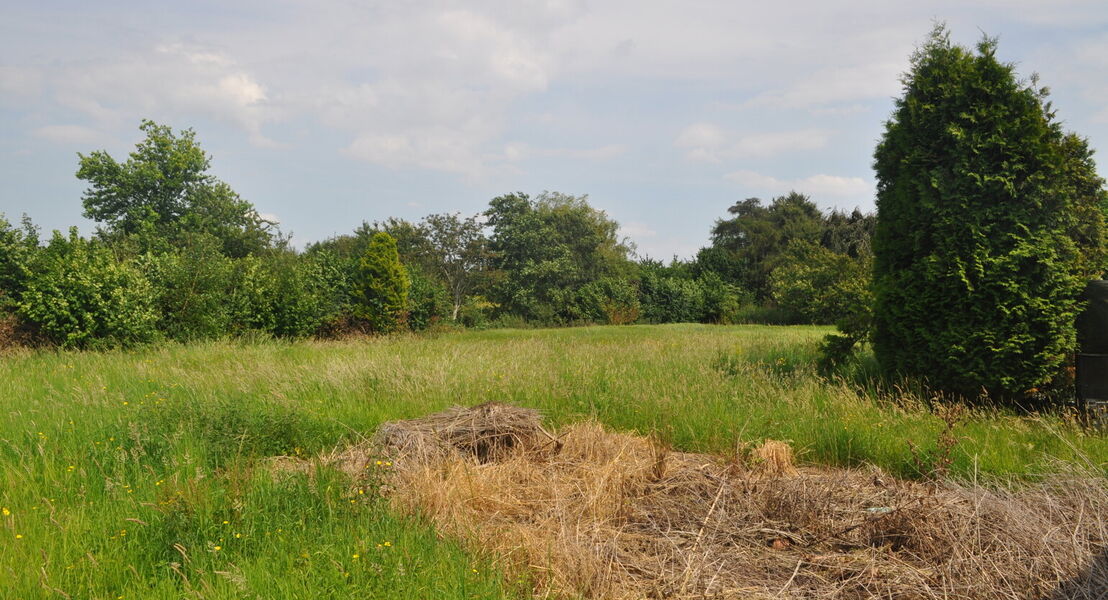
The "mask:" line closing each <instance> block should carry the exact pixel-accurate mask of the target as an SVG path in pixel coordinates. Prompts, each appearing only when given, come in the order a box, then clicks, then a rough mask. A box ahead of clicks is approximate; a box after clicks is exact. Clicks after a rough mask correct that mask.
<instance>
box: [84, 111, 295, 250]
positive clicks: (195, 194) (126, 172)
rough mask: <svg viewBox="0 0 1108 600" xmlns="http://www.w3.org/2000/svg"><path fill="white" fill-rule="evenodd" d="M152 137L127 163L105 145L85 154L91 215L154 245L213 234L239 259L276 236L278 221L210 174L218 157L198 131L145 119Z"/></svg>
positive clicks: (112, 232)
mask: <svg viewBox="0 0 1108 600" xmlns="http://www.w3.org/2000/svg"><path fill="white" fill-rule="evenodd" d="M139 128H140V129H141V130H142V131H143V133H145V134H146V139H144V140H143V141H141V142H139V143H138V145H137V146H136V147H135V151H134V152H132V153H131V154H130V156H129V157H128V159H127V160H126V161H125V162H122V163H120V162H118V161H116V160H115V159H114V158H112V156H111V155H110V154H108V153H107V152H106V151H103V150H97V151H94V152H91V153H89V154H88V155H84V154H78V157H79V159H80V167H79V168H78V170H77V178H78V179H82V180H84V181H87V182H88V184H89V187H88V189H86V190H85V192H84V195H83V200H82V201H83V204H84V209H85V210H84V215H85V217H87V218H90V219H93V220H95V221H97V222H99V223H102V224H103V225H104V227H103V229H102V230H101V234H102V235H103V236H105V237H110V238H122V237H127V236H143V237H145V238H146V239H145V241H146V242H148V243H159V242H164V241H165V240H168V241H169V242H170V243H172V241H173V240H175V239H177V238H178V237H179V236H181V235H182V234H186V233H205V234H208V235H212V236H214V237H215V238H217V239H218V240H220V243H221V245H222V247H223V252H224V254H226V255H227V256H232V257H239V256H246V255H247V254H251V253H256V252H259V251H261V250H264V249H266V248H268V247H269V246H270V245H271V244H272V243H273V242H274V233H273V225H274V224H273V223H272V222H270V221H266V220H265V219H263V218H262V217H261V216H260V215H259V214H258V212H257V211H256V210H255V209H254V206H253V205H252V204H250V203H249V202H247V201H246V200H243V199H242V198H240V197H239V195H238V194H236V193H235V192H234V190H232V189H231V187H230V186H229V185H227V184H226V183H224V182H222V181H220V180H218V179H216V178H215V177H214V176H212V175H211V174H209V173H208V168H209V167H210V164H211V159H210V158H209V157H208V155H207V154H206V153H205V152H204V151H203V150H202V149H201V148H200V145H199V144H198V143H197V141H196V134H195V132H193V131H192V130H191V129H186V130H184V131H181V132H179V133H178V134H176V135H175V134H174V133H173V130H172V129H170V128H169V127H168V126H165V125H159V124H157V123H155V122H153V121H149V120H147V121H143V122H142V125H141V126H140V127H139Z"/></svg>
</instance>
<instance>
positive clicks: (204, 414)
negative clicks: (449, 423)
mask: <svg viewBox="0 0 1108 600" xmlns="http://www.w3.org/2000/svg"><path fill="white" fill-rule="evenodd" d="M827 331H828V329H827V328H819V327H766V326H734V327H724V326H701V325H669V326H634V327H591V328H577V329H559V330H526V331H521V330H493V331H470V332H462V333H450V334H444V335H441V336H437V337H434V336H428V337H395V338H379V339H370V340H359V341H344V342H300V343H281V342H270V341H265V342H258V343H247V342H219V343H206V344H197V345H190V346H175V345H171V346H166V347H160V348H152V349H143V350H138V351H134V352H111V353H54V352H26V353H14V354H7V355H2V356H0V406H2V410H0V510H2V515H0V597H3V598H38V597H42V598H51V597H58V598H64V597H72V598H98V599H119V598H181V597H190V598H191V597H196V598H267V599H268V598H366V597H386V596H388V597H396V598H488V597H493V598H495V597H504V596H519V595H524V594H525V593H524V592H523V591H522V590H525V589H526V587H527V586H526V582H514V581H504V579H503V577H501V575H500V574H498V573H497V571H496V568H495V565H494V564H493V563H492V561H493V560H494V559H495V557H489V556H480V555H479V554H474V553H470V552H466V551H465V550H464V549H463V548H461V547H460V546H459V545H458V544H455V543H453V542H450V541H444V540H440V539H439V538H438V537H436V535H435V533H434V532H433V531H431V530H430V529H429V528H428V527H427V526H426V525H424V524H421V523H419V522H417V521H414V520H412V519H409V518H402V517H398V516H396V515H392V514H390V513H389V511H388V509H387V507H386V502H385V501H384V500H383V499H382V498H379V497H377V496H376V495H375V493H374V489H373V488H372V487H369V488H367V489H365V490H357V489H352V488H351V485H350V483H349V482H348V481H345V480H343V478H342V477H341V476H340V475H338V474H337V473H327V472H326V471H322V472H321V475H320V476H318V477H313V478H308V477H307V476H303V475H288V474H285V475H280V476H275V475H274V474H273V473H272V469H269V468H267V463H266V462H265V460H264V459H265V458H266V457H269V456H276V455H294V456H295V455H299V456H302V457H312V456H316V455H319V454H320V453H321V452H326V451H329V450H331V449H333V448H334V447H336V446H338V445H341V444H343V443H345V442H348V441H352V440H357V439H360V438H361V436H364V435H369V434H370V433H371V432H372V431H373V430H374V428H375V427H376V426H377V425H378V424H379V423H381V422H382V421H385V420H392V419H403V418H408V417H413V416H418V415H423V414H426V413H428V412H432V411H436V410H439V409H442V408H445V407H447V406H450V405H453V404H464V405H469V404H476V403H480V402H485V401H500V402H507V403H513V404H518V405H522V406H531V407H537V408H541V409H543V410H544V411H545V412H546V414H547V415H548V418H549V420H550V421H551V422H552V423H553V424H554V425H555V426H557V425H558V424H561V423H567V422H570V421H575V420H579V419H584V418H596V419H598V420H600V421H602V422H603V423H605V424H607V425H609V426H612V427H614V428H618V429H624V430H634V431H638V432H642V433H652V434H656V435H658V436H659V437H660V438H662V439H663V440H665V441H667V442H669V443H670V444H672V445H674V446H675V447H677V448H679V449H683V450H698V451H711V452H723V453H726V452H733V451H734V449H735V447H736V445H737V444H739V443H741V442H744V441H745V442H755V441H760V440H762V439H764V438H774V439H780V440H787V441H789V442H790V443H792V444H793V446H794V447H795V448H796V449H797V450H798V452H799V453H800V457H801V460H802V461H804V462H809V463H822V464H830V465H842V466H851V465H859V464H863V463H874V464H877V465H879V466H881V467H883V468H885V469H887V470H889V471H891V472H894V473H896V474H899V475H902V476H914V475H918V471H919V465H918V460H917V458H918V459H922V460H923V462H924V463H925V464H924V467H925V468H926V466H927V465H926V463H927V462H928V461H929V460H933V458H934V456H933V455H934V454H935V448H936V443H937V441H936V440H937V439H938V437H939V434H940V432H941V431H942V430H943V428H944V426H945V423H944V420H943V419H942V418H940V417H939V416H936V415H935V414H932V413H931V412H930V411H929V410H927V406H928V404H929V403H928V402H927V399H926V398H920V397H919V396H918V395H917V394H916V393H914V392H912V391H911V389H910V387H909V386H902V389H901V388H897V387H893V386H890V387H889V389H890V390H891V391H889V392H886V393H877V392H872V391H871V392H860V391H859V390H858V389H856V388H855V387H854V386H852V385H849V384H847V383H841V382H840V383H828V382H826V381H824V380H821V379H820V378H818V377H817V376H815V374H814V372H813V369H812V366H811V363H812V360H813V359H814V356H815V346H816V343H817V342H818V340H819V338H820V337H822V335H824V334H825V333H827ZM955 434H956V435H957V436H958V440H959V442H958V444H957V445H956V446H955V447H954V449H953V453H952V458H953V464H952V466H951V469H952V472H953V473H954V474H955V475H956V476H965V477H969V476H974V475H984V476H988V477H998V478H1017V479H1020V478H1034V477H1035V476H1036V475H1037V474H1040V473H1044V472H1049V471H1052V470H1056V469H1057V468H1058V466H1059V465H1058V464H1057V463H1058V461H1065V462H1070V463H1080V464H1082V465H1084V466H1086V467H1088V466H1092V467H1093V468H1095V469H1099V470H1105V469H1106V467H1108V439H1106V438H1105V437H1104V436H1097V435H1087V434H1085V433H1083V432H1082V431H1081V430H1079V429H1078V428H1076V427H1074V426H1073V425H1072V424H1070V423H1068V422H1067V421H1065V420H1064V419H1061V418H1059V417H1056V416H1050V415H1043V416H1026V415H1023V416H1020V415H1015V414H1009V413H1006V412H1003V411H997V410H983V409H976V410H973V411H971V412H970V413H969V414H968V416H967V417H966V418H965V419H964V420H963V421H962V422H961V423H960V424H959V425H958V426H957V427H956V429H955ZM909 441H911V442H912V443H913V444H915V445H916V446H917V447H918V451H917V452H916V453H915V454H913V452H912V451H911V450H910V448H909ZM381 468H387V466H385V465H382V467H381ZM363 492H364V493H363Z"/></svg>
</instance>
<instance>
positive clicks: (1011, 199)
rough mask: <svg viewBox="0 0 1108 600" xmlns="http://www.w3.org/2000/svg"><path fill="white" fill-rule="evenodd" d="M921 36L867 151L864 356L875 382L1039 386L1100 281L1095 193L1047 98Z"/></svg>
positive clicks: (982, 59) (1004, 68)
mask: <svg viewBox="0 0 1108 600" xmlns="http://www.w3.org/2000/svg"><path fill="white" fill-rule="evenodd" d="M1035 83H1036V82H1035V81H1034V80H1032V82H1031V83H1030V84H1029V83H1025V82H1021V81H1020V80H1018V79H1017V78H1016V76H1015V71H1014V67H1013V66H1012V65H1010V64H1006V63H1002V62H1000V61H999V60H998V59H997V58H996V42H995V40H991V39H985V40H983V41H982V42H981V43H980V44H978V46H977V49H976V52H975V51H973V50H970V49H968V48H964V47H961V46H957V45H953V44H952V43H951V42H950V40H949V35H948V33H947V31H946V29H945V28H944V27H942V26H938V27H936V29H935V30H934V31H933V32H932V33H931V36H930V37H929V39H928V40H927V41H926V42H925V43H924V44H923V45H922V46H921V47H920V48H919V49H918V50H917V51H916V53H915V54H914V55H913V56H912V60H911V69H910V71H909V73H908V74H907V75H906V76H905V78H904V94H903V96H902V97H900V98H899V99H898V100H897V101H896V109H895V112H894V114H893V116H892V118H891V119H890V120H889V121H888V122H887V123H886V127H885V134H884V136H883V138H882V140H881V142H880V144H879V145H878V147H877V150H876V152H875V169H876V172H877V183H878V187H877V208H878V219H877V230H876V232H875V236H874V240H873V249H874V255H875V264H874V286H875V293H876V304H875V310H874V325H875V331H874V346H875V350H876V352H877V357H878V359H879V361H880V363H881V364H882V366H883V367H884V368H885V369H886V370H888V371H895V372H900V373H904V374H909V375H915V376H922V377H926V378H927V379H928V380H929V381H930V382H931V383H932V384H933V385H936V386H938V387H941V388H944V389H946V390H949V391H953V392H957V393H962V394H967V395H972V394H977V393H979V392H981V391H982V390H985V391H987V392H988V393H990V394H993V395H995V396H998V397H1013V396H1020V395H1022V394H1025V393H1027V392H1028V391H1029V390H1031V389H1034V388H1039V387H1042V386H1044V385H1048V384H1049V383H1050V382H1051V381H1052V380H1053V379H1054V378H1055V377H1056V376H1057V375H1058V374H1059V372H1060V370H1061V367H1062V365H1063V362H1064V361H1065V357H1066V355H1067V353H1069V352H1071V351H1072V350H1073V348H1074V337H1075V333H1074V318H1075V315H1076V312H1077V310H1078V295H1079V294H1080V292H1081V290H1082V288H1083V286H1084V281H1085V280H1086V279H1087V278H1088V277H1089V276H1091V275H1094V274H1097V273H1098V272H1099V271H1100V269H1102V267H1103V261H1102V260H1101V259H1100V258H1098V257H1100V256H1103V254H1102V252H1103V248H1102V244H1103V221H1102V219H1103V216H1102V215H1101V214H1098V210H1097V208H1098V207H1099V206H1100V205H1101V203H1102V202H1103V201H1104V193H1103V191H1102V188H1103V185H1104V182H1103V180H1101V179H1100V178H1099V177H1097V176H1096V174H1095V167H1094V165H1093V163H1092V160H1091V151H1090V150H1089V149H1088V147H1087V144H1086V143H1085V141H1084V140H1082V139H1080V138H1077V137H1076V136H1067V135H1066V134H1064V133H1063V131H1062V129H1061V126H1060V124H1059V123H1058V122H1057V121H1056V120H1055V119H1054V113H1053V111H1052V110H1051V109H1050V107H1049V104H1045V103H1044V102H1045V96H1046V90H1045V88H1044V89H1036V88H1035V87H1034V85H1035Z"/></svg>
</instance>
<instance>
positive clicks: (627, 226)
mask: <svg viewBox="0 0 1108 600" xmlns="http://www.w3.org/2000/svg"><path fill="white" fill-rule="evenodd" d="M657 235H658V232H657V231H655V230H654V229H652V228H651V227H650V226H649V225H647V224H646V223H640V222H638V221H631V222H630V223H624V224H623V225H621V226H620V228H619V236H620V237H628V238H631V239H632V240H638V239H640V238H649V237H655V236H657Z"/></svg>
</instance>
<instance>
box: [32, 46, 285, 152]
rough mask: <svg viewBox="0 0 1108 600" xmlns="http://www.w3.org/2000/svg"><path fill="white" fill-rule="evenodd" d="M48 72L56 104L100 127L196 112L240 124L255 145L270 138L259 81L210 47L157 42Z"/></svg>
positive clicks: (270, 115) (272, 114)
mask: <svg viewBox="0 0 1108 600" xmlns="http://www.w3.org/2000/svg"><path fill="white" fill-rule="evenodd" d="M48 78H49V87H50V89H51V90H52V94H53V97H54V100H55V101H56V102H57V103H58V104H60V105H61V106H64V107H66V108H69V109H73V110H76V111H78V112H80V113H83V114H84V115H86V117H87V118H88V119H91V121H92V123H93V124H94V125H95V126H96V127H97V128H100V129H110V128H114V127H118V126H120V125H127V126H128V127H133V126H134V124H135V122H137V120H138V119H139V118H141V117H146V116H153V117H158V118H161V119H164V118H167V117H169V118H172V117H179V116H181V115H196V114H200V115H204V116H206V117H209V118H212V119H215V120H219V121H224V122H227V123H229V124H232V125H234V126H235V127H237V128H239V129H240V130H242V131H245V132H246V133H247V134H248V137H249V139H250V141H251V142H252V143H254V144H255V145H258V146H272V145H274V142H273V141H272V140H270V139H269V138H267V137H266V136H265V135H264V134H263V132H262V128H263V126H264V124H265V123H267V122H269V121H271V120H273V119H274V117H275V111H274V110H273V109H272V108H271V107H270V106H269V102H268V101H269V98H268V96H267V92H266V88H265V86H264V85H263V84H262V83H260V82H259V81H258V80H257V79H256V78H255V77H254V76H253V75H251V74H250V73H249V72H247V71H246V70H245V69H243V68H242V67H241V66H239V65H238V64H237V63H236V62H235V61H234V60H232V59H231V58H229V57H227V56H224V55H222V54H220V53H217V52H214V51H210V50H204V49H194V48H190V47H185V46H182V45H179V44H170V45H159V46H157V47H155V48H153V51H148V52H145V53H143V54H132V55H119V56H113V57H108V58H103V57H101V58H95V59H90V60H88V61H86V62H83V63H70V64H67V65H64V66H61V67H59V68H56V69H53V70H51V71H50V73H49V75H48ZM71 133H72V132H71ZM53 134H54V135H55V136H56V135H60V134H59V133H58V132H57V131H54V132H53Z"/></svg>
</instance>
